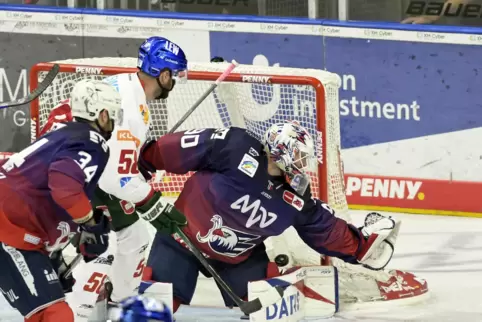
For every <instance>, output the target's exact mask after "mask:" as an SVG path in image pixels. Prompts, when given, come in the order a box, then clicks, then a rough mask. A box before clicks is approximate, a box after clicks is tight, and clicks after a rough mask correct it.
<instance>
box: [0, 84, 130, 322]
mask: <svg viewBox="0 0 482 322" xmlns="http://www.w3.org/2000/svg"><path fill="white" fill-rule="evenodd" d="M71 107H72V115H73V117H74V119H75V121H74V122H68V123H63V124H58V125H56V126H55V129H54V130H53V131H51V132H49V133H47V134H46V135H44V136H41V137H40V138H39V139H38V140H37V141H35V142H33V143H32V144H31V145H30V146H28V147H27V148H26V149H24V150H22V151H21V152H19V153H16V154H14V155H12V156H11V157H10V159H8V160H5V161H2V162H1V163H0V263H1V265H0V288H1V290H2V291H3V294H4V295H5V298H6V299H7V300H8V301H9V303H10V305H11V306H12V307H14V308H16V309H17V310H18V311H19V312H20V313H21V314H22V315H23V316H24V317H25V321H28V322H37V321H38V322H40V321H41V322H53V321H65V322H73V321H74V316H73V313H72V310H71V309H70V308H69V306H68V305H67V304H66V302H65V297H64V290H63V288H64V286H65V284H64V283H63V282H64V281H62V276H61V274H62V272H61V271H58V269H59V267H58V265H59V264H61V260H59V261H55V262H54V261H53V260H52V259H53V258H56V259H60V258H61V256H58V253H59V252H60V251H61V250H62V249H63V248H64V247H65V246H66V245H67V244H68V243H69V240H70V239H71V237H72V236H73V235H74V234H76V233H79V234H78V237H79V238H78V246H77V247H78V248H77V249H78V252H80V253H82V254H83V255H84V259H85V260H86V261H91V260H93V259H95V258H96V257H97V256H98V255H100V254H102V253H103V252H105V250H106V249H107V247H108V232H109V224H108V220H107V219H106V217H105V216H104V215H103V212H102V211H101V210H95V209H92V206H91V204H90V201H89V200H90V199H91V198H92V195H93V192H94V189H95V187H96V185H97V182H98V180H99V178H100V176H101V174H102V172H103V171H104V168H105V165H106V163H107V160H108V158H109V149H108V146H107V144H106V140H107V139H108V138H109V137H110V135H111V133H112V131H113V130H114V126H115V124H119V122H120V121H121V118H122V117H121V113H120V107H121V98H120V95H119V93H118V92H117V91H116V90H115V88H114V87H112V86H111V85H108V84H106V83H103V82H99V81H92V80H82V81H80V82H78V83H76V84H75V86H74V88H73V91H72V94H71ZM54 254H55V256H53V255H54ZM49 255H50V256H49ZM59 276H60V277H59ZM70 286H71V285H70Z"/></svg>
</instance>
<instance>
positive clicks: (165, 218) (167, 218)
mask: <svg viewBox="0 0 482 322" xmlns="http://www.w3.org/2000/svg"><path fill="white" fill-rule="evenodd" d="M136 210H137V214H138V215H139V217H141V218H142V219H144V220H146V221H148V222H150V223H151V225H153V226H154V227H155V228H156V229H157V230H158V231H160V232H162V233H165V234H169V235H171V234H173V233H174V232H175V231H176V227H183V226H186V225H187V220H186V217H185V216H184V215H183V214H182V213H181V212H180V211H179V210H177V209H176V208H175V207H174V206H173V205H172V204H170V203H169V202H166V201H165V200H164V198H162V194H161V193H160V192H156V193H155V194H154V196H153V197H152V198H151V199H150V200H149V201H148V202H146V203H145V204H143V205H142V206H138V207H137V208H136Z"/></svg>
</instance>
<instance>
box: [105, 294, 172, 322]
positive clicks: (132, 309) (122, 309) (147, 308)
mask: <svg viewBox="0 0 482 322" xmlns="http://www.w3.org/2000/svg"><path fill="white" fill-rule="evenodd" d="M110 315H111V316H110V317H111V319H112V321H116V322H154V321H162V322H172V321H173V317H172V313H171V310H170V309H169V307H167V306H166V305H165V304H164V303H161V302H158V301H156V300H154V299H151V298H147V297H144V296H140V295H137V296H132V297H129V298H128V299H126V300H124V301H122V302H121V303H120V304H119V305H118V307H116V308H114V309H111V312H110Z"/></svg>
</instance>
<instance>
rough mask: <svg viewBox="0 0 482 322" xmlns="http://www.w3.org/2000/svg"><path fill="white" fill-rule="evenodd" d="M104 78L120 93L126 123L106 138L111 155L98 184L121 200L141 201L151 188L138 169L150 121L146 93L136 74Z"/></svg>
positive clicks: (117, 127)
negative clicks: (138, 160) (138, 161)
mask: <svg viewBox="0 0 482 322" xmlns="http://www.w3.org/2000/svg"><path fill="white" fill-rule="evenodd" d="M105 81H106V82H108V83H109V84H111V85H113V86H114V87H115V88H116V89H117V90H118V91H119V93H120V94H121V97H122V111H123V122H122V125H121V126H118V125H116V126H115V129H114V132H113V133H112V137H111V138H110V139H109V141H107V144H108V145H109V149H110V157H109V161H108V162H107V166H106V168H105V171H104V173H103V174H102V177H101V178H100V181H99V187H100V188H101V189H102V190H104V191H105V192H107V193H109V194H111V195H114V196H116V197H117V198H119V199H123V200H127V201H130V202H132V203H138V202H141V201H143V200H144V199H145V198H146V197H147V196H148V195H149V193H150V192H151V189H152V188H151V186H150V185H149V184H148V183H147V182H146V180H145V179H144V177H143V176H142V174H140V173H139V170H138V169H137V159H138V156H139V154H140V149H141V147H142V145H143V144H144V143H145V141H146V139H147V133H148V131H149V126H150V122H151V115H150V112H149V107H148V105H147V102H146V95H145V93H144V88H143V87H142V84H141V82H140V80H139V77H138V76H137V74H135V73H129V74H118V75H114V76H111V77H108V78H106V79H105Z"/></svg>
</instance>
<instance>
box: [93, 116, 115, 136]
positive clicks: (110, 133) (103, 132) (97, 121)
mask: <svg viewBox="0 0 482 322" xmlns="http://www.w3.org/2000/svg"><path fill="white" fill-rule="evenodd" d="M110 122H111V123H112V131H106V130H104V129H103V128H102V127H101V126H100V123H99V120H95V124H96V125H97V127H98V128H99V133H100V135H102V137H103V138H104V139H105V140H106V141H109V139H110V138H111V137H112V132H114V126H115V125H114V121H113V120H110Z"/></svg>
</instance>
